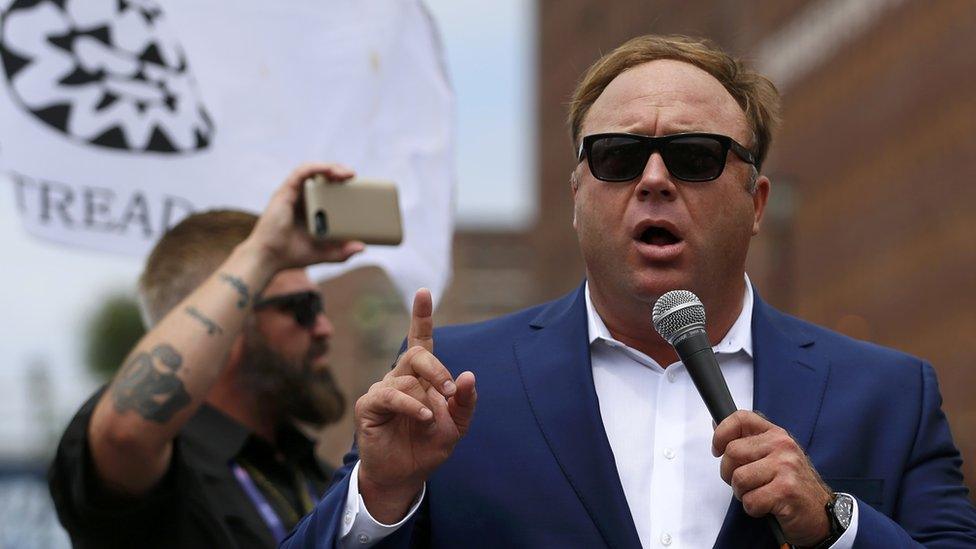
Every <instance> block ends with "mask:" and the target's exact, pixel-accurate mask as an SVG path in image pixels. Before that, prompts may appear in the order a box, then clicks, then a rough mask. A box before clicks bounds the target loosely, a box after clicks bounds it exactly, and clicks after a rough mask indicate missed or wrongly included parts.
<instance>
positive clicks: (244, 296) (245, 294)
mask: <svg viewBox="0 0 976 549" xmlns="http://www.w3.org/2000/svg"><path fill="white" fill-rule="evenodd" d="M220 279H221V280H223V281H224V282H226V283H228V284H230V285H231V286H233V287H234V289H235V290H237V293H238V295H239V296H240V298H239V299H238V300H237V308H238V309H243V308H244V307H247V304H248V302H249V301H250V300H251V295H250V294H251V292H250V290H248V288H247V284H245V283H244V281H243V280H241V279H240V277H236V276H234V275H229V274H227V273H220Z"/></svg>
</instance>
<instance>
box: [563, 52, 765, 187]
mask: <svg viewBox="0 0 976 549" xmlns="http://www.w3.org/2000/svg"><path fill="white" fill-rule="evenodd" d="M658 59H672V60H675V61H682V62H685V63H688V64H690V65H694V66H696V67H698V68H700V69H702V70H704V71H705V72H707V73H708V74H710V75H712V76H713V77H714V78H715V79H716V80H718V81H719V82H721V84H722V86H724V87H725V89H726V90H728V92H729V94H730V95H731V96H732V97H733V98H734V99H735V101H736V102H737V103H738V104H739V106H740V107H741V108H742V110H743V111H744V112H745V115H746V120H747V121H748V123H749V128H750V130H751V131H752V138H753V143H752V144H751V145H750V146H749V148H750V149H751V150H752V152H753V154H755V155H756V168H757V169H759V168H760V167H761V166H762V163H763V161H764V160H765V159H766V153H767V152H768V151H769V145H770V143H771V141H772V133H773V129H774V128H775V126H776V125H777V124H778V122H779V110H780V97H779V92H778V91H777V90H776V87H775V86H774V85H773V83H772V82H770V81H769V79H768V78H766V77H765V76H763V75H761V74H759V73H758V72H755V71H753V70H752V69H749V68H748V67H746V66H745V65H744V64H743V63H742V61H740V60H739V59H736V58H734V57H732V56H730V55H728V54H727V53H725V52H723V51H722V50H720V49H718V47H717V46H715V45H714V44H712V43H711V42H710V41H708V40H704V39H695V38H689V37H687V36H678V35H672V36H655V35H646V36H638V37H637V38H632V39H630V40H628V41H627V42H625V43H623V44H622V45H620V46H619V47H617V49H615V50H613V51H612V52H610V53H608V54H606V55H604V56H603V57H601V58H600V59H598V60H597V61H596V63H593V65H591V66H590V68H589V69H588V70H587V71H586V74H584V75H583V78H582V79H581V80H580V82H579V84H578V85H577V86H576V90H575V91H574V92H573V99H572V103H571V104H570V107H569V120H568V122H569V128H570V134H571V136H572V139H573V147H574V149H575V148H578V147H579V142H580V138H581V136H580V132H581V131H582V127H583V120H584V119H585V118H586V113H587V112H588V111H589V110H590V107H591V106H593V103H594V102H595V101H596V99H597V98H598V97H600V94H602V93H603V90H604V89H605V88H606V87H607V86H608V85H609V84H610V82H611V81H613V79H614V78H616V77H617V76H619V75H620V74H621V73H623V72H624V71H626V70H628V69H631V68H633V67H636V66H638V65H642V64H644V63H647V62H650V61H655V60H658Z"/></svg>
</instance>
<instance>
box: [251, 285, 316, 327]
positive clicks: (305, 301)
mask: <svg viewBox="0 0 976 549" xmlns="http://www.w3.org/2000/svg"><path fill="white" fill-rule="evenodd" d="M268 307H275V308H276V309H278V310H280V311H287V312H289V313H291V314H293V315H294V316H295V322H297V323H298V324H299V325H300V326H302V327H303V328H311V327H312V326H315V320H316V318H317V317H318V315H319V313H321V312H323V311H325V307H324V306H323V303H322V295H321V294H320V293H318V292H313V291H307V292H297V293H294V294H284V295H276V296H272V297H266V298H261V299H258V300H257V301H255V302H254V310H255V311H257V310H260V309H266V308H268Z"/></svg>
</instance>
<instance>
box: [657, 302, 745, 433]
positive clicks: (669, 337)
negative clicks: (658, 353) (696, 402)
mask: <svg viewBox="0 0 976 549" xmlns="http://www.w3.org/2000/svg"><path fill="white" fill-rule="evenodd" d="M651 319H652V320H653V322H654V329H655V330H657V333H659V334H661V337H663V338H664V340H665V341H667V342H668V343H670V344H671V346H673V347H674V349H675V350H676V351H678V357H680V358H681V362H683V363H684V365H685V368H687V369H688V374H689V375H690V376H691V380H692V381H693V382H694V383H695V388H696V389H698V393H699V394H700V395H701V397H702V400H704V401H705V406H706V407H707V408H708V411H709V413H711V414H712V419H714V420H715V424H716V425H718V424H719V423H722V420H723V419H725V418H727V417H729V416H730V415H732V413H733V412H735V410H736V407H735V401H734V400H732V393H730V392H729V386H728V385H727V384H726V383H725V377H724V376H723V375H722V370H720V369H719V367H718V361H717V360H715V353H713V352H712V344H711V343H710V342H709V341H708V334H707V333H706V332H705V306H704V305H702V302H701V300H699V299H698V296H696V295H695V294H693V293H691V292H689V291H688V290H671V291H670V292H668V293H666V294H664V295H662V296H661V297H659V298H658V300H657V302H656V303H654V310H653V312H652V313H651Z"/></svg>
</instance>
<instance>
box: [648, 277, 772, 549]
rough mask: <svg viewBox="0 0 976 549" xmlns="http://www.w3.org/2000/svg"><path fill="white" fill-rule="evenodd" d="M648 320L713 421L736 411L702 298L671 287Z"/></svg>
mask: <svg viewBox="0 0 976 549" xmlns="http://www.w3.org/2000/svg"><path fill="white" fill-rule="evenodd" d="M651 320H652V321H653V322H654V329H655V330H657V333H659V334H661V337H663V338H664V340H665V341H667V342H668V343H670V344H671V346H672V347H674V350H675V351H677V352H678V357H679V358H680V359H681V362H682V363H684V365H685V368H686V369H687V370H688V374H689V375H690V376H691V381H692V382H693V383H694V384H695V388H696V389H698V394H700V395H701V397H702V400H704V401H705V406H706V407H707V408H708V412H709V413H710V414H711V415H712V419H713V420H715V424H716V425H718V424H719V423H722V420H723V419H725V418H727V417H729V416H730V415H732V413H733V412H735V411H736V407H735V401H734V400H732V393H730V392H729V386H728V384H727V383H725V376H723V375H722V370H720V369H719V367H718V361H717V360H715V353H714V352H712V344H711V343H710V342H709V341H708V334H707V333H706V332H705V306H704V305H703V304H702V302H701V300H700V299H698V296H696V295H695V294H693V293H692V292H689V291H688V290H671V291H670V292H668V293H666V294H664V295H662V296H661V297H659V298H658V300H657V302H655V303H654V309H653V311H652V312H651ZM766 520H767V522H768V523H769V527H770V529H771V530H772V531H773V536H774V537H775V538H776V543H778V544H779V545H780V546H781V547H788V545H786V536H784V535H783V529H782V528H780V526H779V523H778V522H776V518H775V517H773V516H772V515H768V516H767V517H766Z"/></svg>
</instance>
